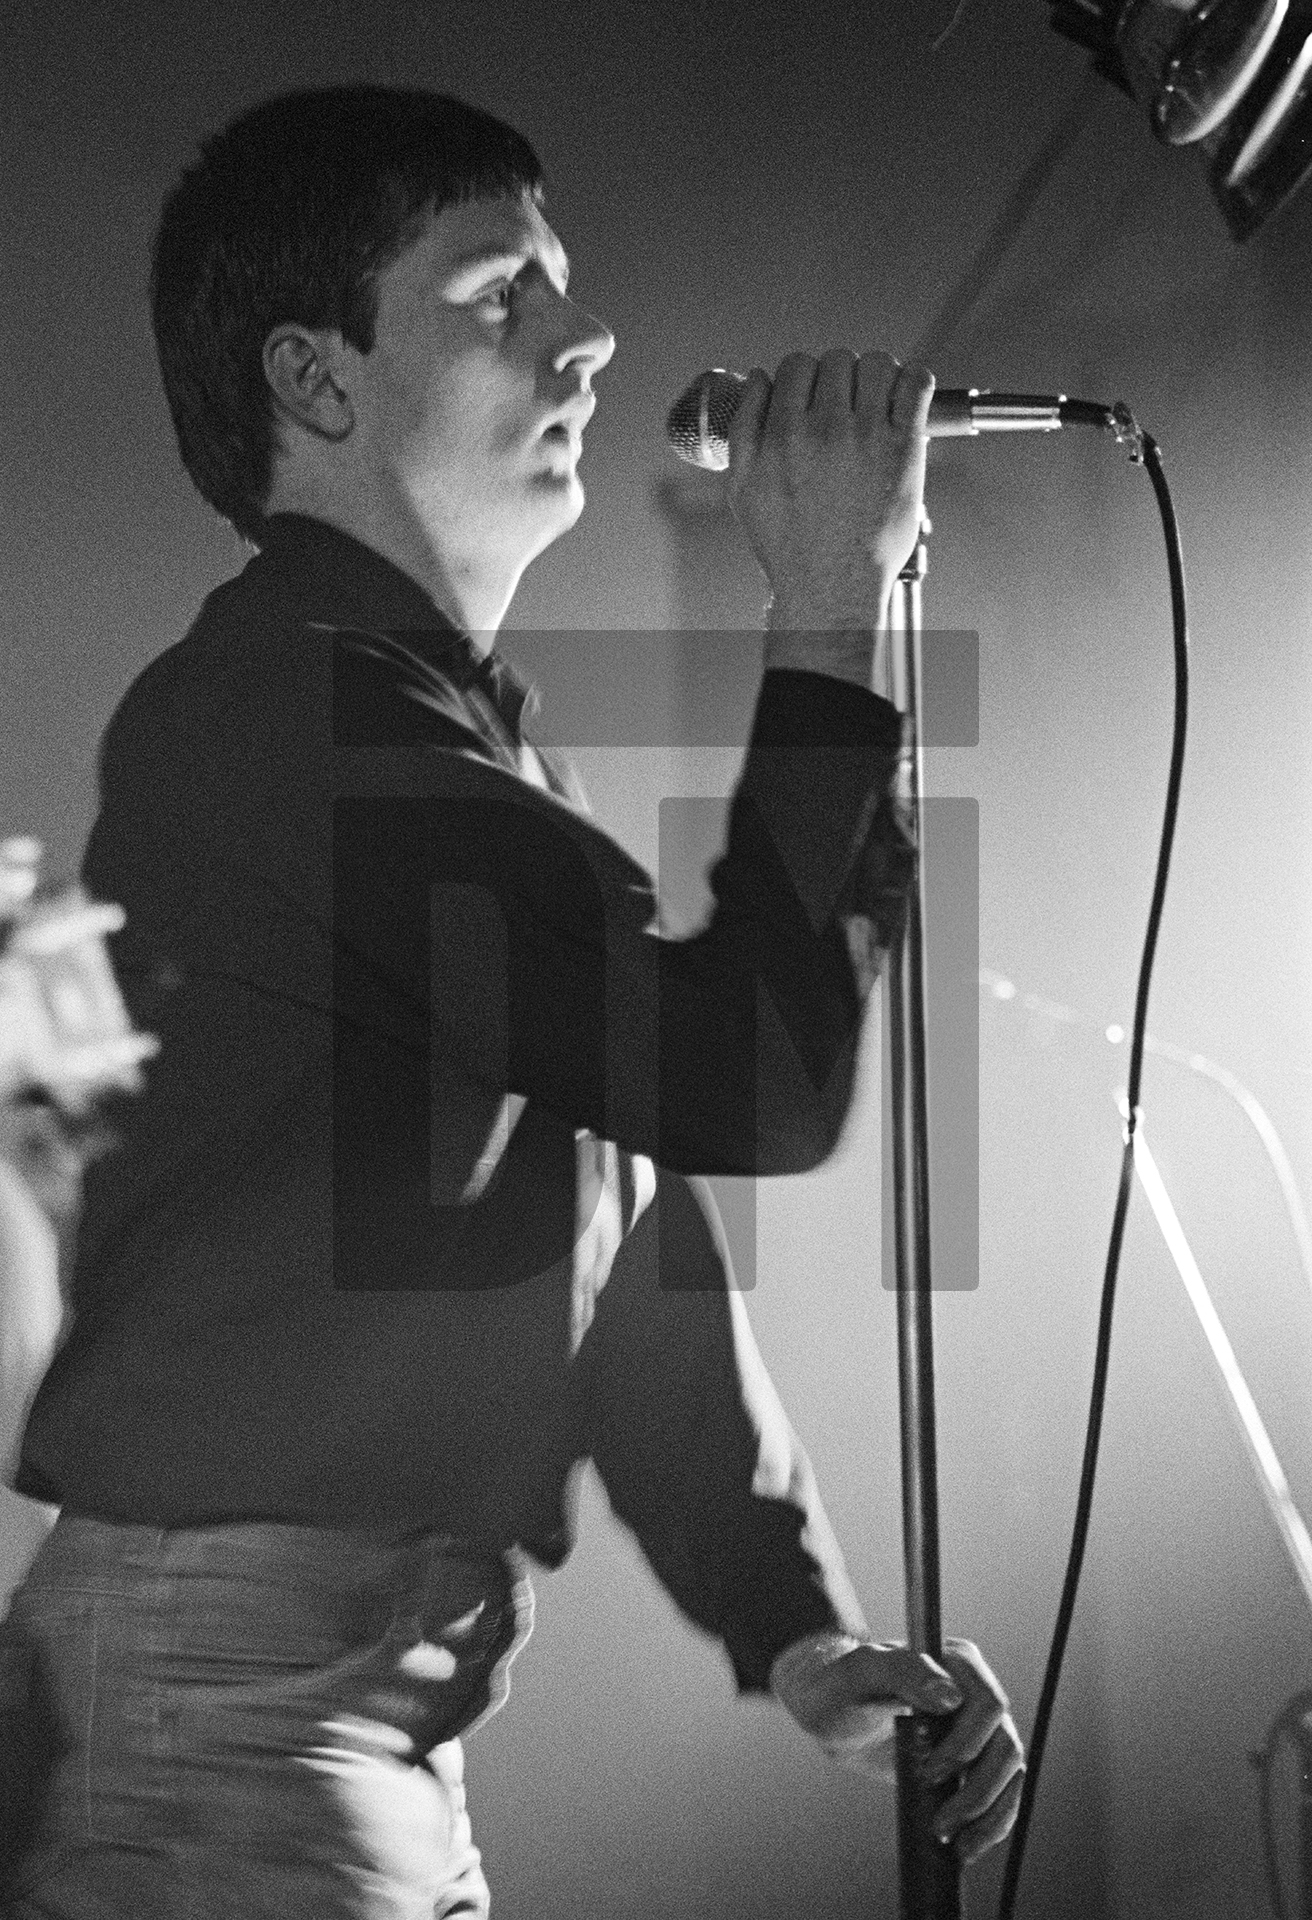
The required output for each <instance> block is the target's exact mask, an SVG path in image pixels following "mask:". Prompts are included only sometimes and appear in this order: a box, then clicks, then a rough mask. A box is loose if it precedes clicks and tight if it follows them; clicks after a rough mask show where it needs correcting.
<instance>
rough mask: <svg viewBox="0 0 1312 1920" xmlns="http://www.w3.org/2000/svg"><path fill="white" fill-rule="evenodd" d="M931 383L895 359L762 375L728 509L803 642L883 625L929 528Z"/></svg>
mask: <svg viewBox="0 0 1312 1920" xmlns="http://www.w3.org/2000/svg"><path fill="white" fill-rule="evenodd" d="M933 391H934V376H933V375H932V374H931V373H928V372H926V370H925V369H924V368H923V367H918V366H913V365H907V366H900V365H899V364H898V362H897V361H896V360H895V359H893V357H892V355H891V354H887V353H865V354H862V355H861V356H860V358H858V357H857V355H856V354H854V353H851V352H849V351H848V349H847V348H845V347H836V348H834V349H832V350H831V351H830V352H828V353H825V354H823V355H822V356H821V357H820V359H819V360H816V359H814V358H812V356H811V355H810V354H805V353H790V354H789V355H788V356H787V357H786V358H785V359H784V360H783V361H781V363H780V366H779V370H778V372H777V373H776V374H775V377H774V380H773V382H772V381H771V380H770V379H769V377H768V376H767V375H766V374H765V373H764V372H763V371H762V369H761V368H759V367H757V368H754V369H753V371H752V373H751V375H750V376H749V378H748V381H747V385H746V387H745V388H744V390H743V395H742V399H741V400H740V401H739V403H738V407H737V410H736V411H735V413H734V416H733V420H732V423H731V425H730V427H729V435H728V437H729V482H728V487H729V500H730V504H731V506H732V508H733V511H734V513H735V515H736V517H737V519H738V520H739V522H740V523H741V525H742V527H743V530H744V532H745V533H746V535H747V538H748V541H749V542H750V544H751V547H752V551H753V552H754V553H755V555H756V557H757V559H758V560H759V561H760V563H761V566H762V568H763V569H764V571H765V575H766V578H767V580H768V581H769V583H770V587H771V589H772V591H773V595H774V617H773V618H772V621H771V624H772V626H775V627H776V628H787V629H789V630H791V631H794V632H808V633H826V632H829V633H835V632H837V633H851V632H857V631H862V630H866V631H868V630H871V629H873V628H876V627H878V626H879V625H880V624H881V623H882V621H883V618H884V614H885V611H886V608H887V604H888V599H889V595H890V593H891V591H892V587H893V582H894V581H895V580H896V578H897V575H898V572H899V570H900V569H901V568H902V566H904V565H905V563H906V561H907V559H908V557H909V555H910V554H911V552H912V550H913V548H914V546H915V543H916V537H917V534H918V532H919V529H920V521H921V513H922V500H923V495H924V486H925V445H926V423H927V420H928V415H929V402H930V397H931V395H932V394H933Z"/></svg>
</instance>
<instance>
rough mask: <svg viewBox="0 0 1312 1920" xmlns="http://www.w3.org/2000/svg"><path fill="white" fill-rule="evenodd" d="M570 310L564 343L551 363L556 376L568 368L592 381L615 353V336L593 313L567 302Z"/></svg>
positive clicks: (572, 302)
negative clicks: (579, 372) (578, 368)
mask: <svg viewBox="0 0 1312 1920" xmlns="http://www.w3.org/2000/svg"><path fill="white" fill-rule="evenodd" d="M564 304H565V306H566V307H567V308H568V309H569V314H568V322H569V324H568V328H567V337H566V343H565V345H564V346H562V347H561V348H560V350H559V352H558V353H557V355H556V357H555V360H554V361H553V362H552V365H553V366H554V368H555V370H556V372H557V373H564V372H565V371H566V370H567V369H568V368H570V367H580V368H582V369H583V370H584V372H585V373H586V375H587V376H588V377H589V378H591V376H592V375H593V374H594V373H600V372H601V369H602V368H603V367H604V366H605V364H606V362H607V361H608V360H609V359H610V357H611V355H612V354H613V353H614V351H615V335H614V334H613V333H612V332H611V330H610V328H609V327H608V326H606V325H605V323H604V322H603V321H601V320H598V319H597V317H596V315H595V314H591V313H586V312H585V311H584V309H583V308H582V307H580V306H577V305H576V304H575V303H574V301H572V300H568V299H567V300H566V301H565V303H564Z"/></svg>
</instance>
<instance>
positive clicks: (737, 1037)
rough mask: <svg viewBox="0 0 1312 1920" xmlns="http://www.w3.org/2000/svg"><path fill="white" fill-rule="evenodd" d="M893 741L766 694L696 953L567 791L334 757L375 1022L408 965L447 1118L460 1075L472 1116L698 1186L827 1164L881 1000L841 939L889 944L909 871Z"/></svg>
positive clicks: (418, 757)
mask: <svg viewBox="0 0 1312 1920" xmlns="http://www.w3.org/2000/svg"><path fill="white" fill-rule="evenodd" d="M899 745H900V733H899V723H898V715H897V714H896V712H895V710H894V709H893V708H892V707H890V706H888V705H887V704H886V703H885V702H883V701H880V700H878V699H876V698H875V696H873V695H871V694H868V693H865V692H864V691H862V690H861V689H859V688H855V687H851V686H848V685H845V684H843V683H840V682H837V681H834V680H827V679H825V678H823V677H821V676H819V675H815V674H805V673H784V672H772V673H768V674H767V675H766V676H765V679H764V684H763V688H762V692H761V695H760V699H759V702H758V706H757V711H756V717H755V724H754V728H753V733H752V738H751V741H750V744H749V748H748V752H747V756H746V760H745V763H744V768H743V774H742V778H741V780H740V782H739V785H738V788H737V791H736V793H735V796H734V799H733V803H732V807H731V812H730V819H729V829H728V835H727V842H726V846H725V850H724V853H723V856H722V857H721V858H720V860H719V861H718V862H717V863H716V865H715V867H714V869H713V871H712V875H711V885H712V892H713V895H714V903H715V904H714V908H713V911H712V913H711V916H710V918H709V920H708V922H707V924H706V926H705V927H704V928H703V929H702V930H701V931H699V932H698V933H696V934H695V935H693V936H691V937H690V938H686V939H681V940H675V939H669V938H665V937H663V936H662V935H661V933H660V932H659V930H658V927H657V924H656V921H657V906H656V898H655V892H654V888H653V886H652V883H651V881H650V879H649V877H648V876H647V875H646V874H645V873H644V872H643V871H642V869H641V868H640V867H638V866H637V865H636V863H634V862H633V861H632V860H630V859H629V858H628V856H627V855H626V854H624V853H623V852H622V850H621V849H620V848H618V847H617V846H616V844H615V842H614V841H612V840H610V839H609V838H608V837H607V836H606V835H605V834H604V833H602V832H601V831H600V830H599V829H598V828H597V827H596V826H595V825H594V824H593V823H592V822H591V821H589V820H587V819H585V818H582V817H580V816H579V815H578V814H576V813H574V812H572V811H571V810H570V809H569V808H568V807H565V806H563V805H561V803H560V802H559V801H558V800H556V799H555V798H554V797H553V796H552V795H549V794H544V793H542V792H539V791H538V790H536V789H534V788H532V787H529V786H528V785H526V783H524V782H522V781H520V780H517V779H516V778H515V777H514V776H512V775H510V774H508V773H507V772H506V771H504V770H503V769H501V768H499V767H495V766H492V765H490V764H488V763H486V762H484V761H480V760H479V759H477V758H476V757H474V756H472V755H469V754H460V753H454V752H445V753H438V754H434V753H432V752H431V751H424V750H422V749H419V750H410V751H409V752H408V753H407V752H402V751H398V750H397V749H395V748H387V749H382V750H379V749H374V748H365V749H357V750H355V751H353V752H350V753H347V754H344V755H339V759H338V765H339V779H340V780H341V781H342V782H343V786H342V787H341V788H340V789H339V791H341V792H342V795H343V797H340V798H339V799H338V800H337V803H336V820H335V842H334V859H335V866H334V883H335V899H334V933H335V939H336V942H337V945H338V949H339V954H341V953H350V954H352V955H354V956H356V958H357V959H358V962H359V965H360V967H361V969H362V979H363V977H364V976H365V975H367V977H368V982H369V990H368V995H367V1006H366V1010H365V1011H364V1012H363V1014H362V1017H363V1018H366V1019H373V1020H375V1021H376V1020H378V1018H379V1015H380V1009H381V1007H382V1005H383V1002H384V998H385V995H384V993H383V992H382V991H381V990H380V983H382V982H383V981H384V980H385V977H386V975H387V973H388V971H389V969H391V970H392V972H393V979H394V981H403V982H406V983H408V985H409V990H410V991H409V998H410V1003H411V1005H410V1014H409V1015H408V1016H407V1013H406V1012H405V1010H404V1009H403V1008H402V1007H401V1006H400V1005H399V1003H398V1005H397V1007H396V1011H395V1018H396V1028H395V1030H396V1032H397V1037H399V1038H400V1037H403V1036H404V1034H405V1033H406V1032H407V1031H408V1032H409V1033H410V1034H411V1035H412V1037H413V1036H414V1035H415V1034H416V1033H420V1034H421V1036H422V1039H423V1041H424V1042H426V1041H427V1038H428V1034H429V1032H430V1031H431V1034H432V1036H433V1045H434V1049H435V1071H436V1072H437V1073H438V1074H444V1073H445V1074H449V1075H451V1076H452V1079H451V1082H450V1087H451V1092H450V1094H449V1095H447V1094H444V1096H443V1099H442V1104H443V1106H444V1107H445V1108H446V1110H448V1111H451V1110H453V1109H454V1108H455V1107H457V1106H459V1105H460V1104H461V1102H460V1101H459V1100H457V1099H456V1098H455V1094H454V1083H455V1079H456V1078H458V1077H463V1079H464V1081H465V1083H466V1086H467V1088H468V1089H469V1091H468V1092H467V1093H466V1096H465V1099H464V1103H463V1104H464V1105H465V1106H466V1107H467V1108H470V1109H471V1111H472V1108H473V1107H474V1106H475V1105H477V1104H478V1103H479V1099H480V1096H479V1094H478V1093H477V1092H476V1091H474V1090H476V1089H481V1090H482V1096H481V1097H482V1098H483V1099H484V1100H486V1099H489V1098H490V1099H492V1100H493V1101H499V1100H500V1098H501V1096H502V1095H503V1094H504V1093H505V1092H507V1091H509V1092H510V1093H512V1094H514V1095H517V1096H520V1097H521V1098H523V1099H525V1100H527V1101H528V1102H529V1103H530V1104H536V1105H538V1106H539V1107H541V1108H542V1109H544V1110H545V1111H547V1112H549V1113H551V1114H553V1115H554V1116H556V1118H557V1119H559V1120H562V1121H565V1122H567V1123H569V1124H570V1125H572V1126H576V1127H587V1128H588V1129H589V1130H590V1131H591V1132H593V1133H594V1134H596V1135H597V1136H599V1137H601V1138H605V1139H610V1140H614V1141H615V1142H617V1143H618V1144H619V1145H620V1146H622V1147H624V1148H627V1149H629V1150H630V1151H632V1152H636V1153H645V1154H648V1155H650V1157H651V1158H652V1159H654V1160H655V1161H657V1162H658V1163H659V1164H660V1165H662V1166H666V1167H670V1168H673V1169H676V1170H679V1171H683V1172H688V1173H738V1174H746V1173H763V1174H764V1173H781V1172H797V1171H803V1170H805V1169H807V1168H809V1167H813V1166H815V1165H817V1164H819V1163H820V1162H821V1161H822V1160H824V1159H825V1158H826V1157H827V1156H828V1154H829V1153H831V1152H832V1150H833V1148H834V1146H835V1144H836V1142H837V1139H838V1137H839V1134H840V1132H841V1128H842V1125H843V1122H844V1119H845V1117H846V1114H847V1110H848V1106H849V1104H850V1100H851V1094H852V1084H853V1072H854V1065H855V1058H856V1051H857V1045H858V1040H859V1030H860V1020H861V1010H862V1002H863V997H864V994H865V993H866V992H867V991H868V990H869V986H870V984H871V979H872V974H871V972H870V970H869V969H868V968H867V969H866V970H865V971H864V974H863V973H862V970H861V969H860V968H859V967H857V966H855V965H854V963H853V957H852V952H851V950H850V947H849V939H848V932H847V929H848V926H849V924H850V923H851V919H852V917H853V916H854V915H858V914H859V915H862V916H864V918H865V919H866V921H867V923H868V924H873V925H874V927H875V929H876V932H875V943H876V945H877V946H881V947H882V946H886V945H887V944H888V941H889V940H890V939H891V937H892V933H893V929H894V927H895V924H896V916H897V911H898V908H899V905H900V901H901V898H902V894H903V892H904V889H905V885H906V879H907V874H908V871H909V850H908V844H907V841H906V838H905V835H904V834H903V832H902V830H901V828H900V826H899V825H898V822H897V818H896V815H895V812H894V810H893V806H892V803H891V799H890V792H891V788H892V783H893V774H894V767H895V763H896V758H897V754H898V750H899ZM398 963H399V965H398ZM338 978H339V982H342V981H344V980H345V979H346V973H345V969H344V967H342V966H341V965H339V969H338ZM416 983H423V984H425V985H430V984H431V1029H430V1028H429V1026H428V1020H427V1015H428V1012H429V1008H428V1007H427V1006H425V1005H422V1004H420V1003H419V1002H420V999H421V997H422V996H420V995H418V994H417V992H416ZM361 997H362V1001H363V1000H364V999H365V996H364V994H363V992H362V995H361ZM402 997H404V995H403V996H402ZM416 1014H417V1015H418V1016H419V1020H420V1021H422V1023H423V1026H422V1028H417V1027H416V1025H415V1023H414V1018H413V1016H414V1015H416ZM473 1132H474V1134H475V1135H477V1134H478V1132H479V1128H478V1127H477V1126H475V1127H474V1129H473ZM452 1184H453V1186H454V1185H456V1184H458V1182H456V1181H455V1180H453V1182H452Z"/></svg>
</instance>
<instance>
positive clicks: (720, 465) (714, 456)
mask: <svg viewBox="0 0 1312 1920" xmlns="http://www.w3.org/2000/svg"><path fill="white" fill-rule="evenodd" d="M746 385H747V382H746V380H745V379H744V377H743V375H742V374H741V373H726V372H725V370H724V368H723V367H714V368H712V369H711V371H710V372H709V373H701V374H698V376H697V378H696V379H695V380H694V381H693V383H692V385H691V386H690V387H689V388H688V389H687V391H686V392H685V393H682V394H680V396H679V398H678V399H677V400H676V401H675V403H674V405H673V406H672V407H671V408H670V411H669V417H668V418H667V420H666V422H665V432H666V437H667V438H668V440H669V443H670V445H671V446H672V447H673V448H674V451H675V452H676V453H677V454H678V456H679V458H680V459H681V460H687V461H689V462H690V463H691V464H692V465H693V466H694V467H711V468H713V469H714V470H715V471H716V472H722V471H723V469H724V468H725V467H727V466H728V464H729V422H730V421H731V420H732V419H733V416H734V414H735V413H736V412H737V410H738V402H739V401H740V400H741V399H742V394H743V388H744V387H745V386H746ZM1076 426H1080V427H1107V428H1109V429H1110V430H1111V431H1112V432H1113V433H1115V434H1116V437H1117V439H1118V440H1123V441H1124V440H1126V439H1131V438H1133V437H1134V436H1135V435H1137V433H1138V429H1137V427H1135V426H1134V423H1133V420H1132V419H1131V417H1130V415H1129V413H1128V412H1126V410H1125V409H1123V408H1122V407H1119V406H1116V407H1106V406H1103V405H1102V403H1101V402H1100V401H1097V400H1068V399H1067V398H1066V396H1065V394H1064V393H1058V394H1045V393H989V392H987V391H986V392H983V393H981V392H980V390H979V389H978V388H977V387H970V388H961V387H958V388H955V389H954V388H951V387H947V388H944V389H942V390H941V391H940V392H938V393H936V394H935V395H934V397H933V399H932V400H931V401H930V403H929V428H928V431H929V436H930V438H931V439H933V440H940V439H946V438H949V437H954V438H955V437H958V436H964V435H971V434H978V433H1052V432H1053V431H1054V430H1055V429H1056V428H1058V427H1076Z"/></svg>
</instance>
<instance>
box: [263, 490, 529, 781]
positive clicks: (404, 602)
mask: <svg viewBox="0 0 1312 1920" xmlns="http://www.w3.org/2000/svg"><path fill="white" fill-rule="evenodd" d="M251 566H252V567H253V568H256V569H258V570H259V571H260V572H261V573H262V574H265V575H266V576H271V577H272V579H273V581H274V582H275V583H276V585H277V587H278V588H279V589H280V590H281V591H282V592H283V593H285V594H288V595H289V596H290V597H292V598H294V599H295V602H296V606H297V610H298V612H299V613H300V614H301V616H302V617H303V618H304V619H306V620H309V621H317V622H321V623H323V624H324V625H328V626H339V627H358V628H363V629H365V630H368V629H371V628H372V629H374V630H378V629H381V630H382V631H384V632H386V633H388V634H390V635H391V636H392V638H393V639H395V640H399V641H401V642H402V644H403V645H405V646H406V647H409V648H410V649H411V651H412V652H414V653H417V654H419V655H420V656H421V657H422V658H423V659H424V660H425V661H426V662H427V664H428V665H429V666H431V667H433V668H435V669H436V670H437V671H438V672H439V673H442V674H444V675H445V676H446V677H447V678H448V679H449V680H451V681H452V682H453V683H454V684H455V685H456V686H457V687H459V688H460V690H461V691H462V692H465V693H467V692H469V691H470V690H471V689H473V688H477V689H478V690H479V691H481V692H482V693H483V694H484V695H485V696H486V697H487V699H489V700H490V701H491V702H492V704H493V706H494V707H495V708H496V710H497V712H498V713H499V714H500V716H501V719H502V720H503V721H504V723H505V725H506V726H507V728H508V729H509V731H510V734H511V736H512V738H513V739H514V740H515V742H516V743H517V744H518V742H519V741H520V739H521V738H522V734H521V723H522V721H523V719H524V716H525V714H526V713H527V714H528V715H529V716H530V717H531V716H532V715H533V714H534V713H536V711H537V708H538V694H537V689H536V688H535V687H531V686H530V685H529V684H528V682H527V681H525V680H522V679H521V678H520V676H519V675H518V674H517V673H516V672H515V669H514V668H513V667H512V666H511V665H510V663H509V661H508V660H506V659H505V658H504V656H503V655H502V654H501V653H499V652H498V650H497V648H496V647H495V646H494V647H492V648H491V649H490V650H489V652H487V653H486V654H481V653H480V652H479V650H478V648H477V647H476V646H475V645H474V643H473V641H472V640H471V639H470V638H469V635H468V634H467V633H462V632H461V630H460V628H459V627H457V626H456V625H455V624H454V622H453V621H451V620H449V619H448V618H447V616H446V614H444V613H443V612H442V610H441V608H440V607H439V606H438V605H437V604H436V602H435V601H434V600H432V599H431V598H430V597H429V595H428V594H427V593H425V591H424V589H423V588H422V587H421V586H420V585H419V583H418V581H417V580H414V579H412V578H411V576H410V575H409V574H408V573H405V572H404V571H403V570H402V569H401V568H400V567H398V566H396V565H394V563H393V562H392V561H391V560H388V559H386V558H385V557H384V556H383V555H382V554H381V553H379V552H378V551H377V549H376V548H374V547H369V546H366V545H365V544H364V542H363V541H361V540H357V539H356V538H355V537H354V535H352V534H349V533H344V532H343V531H342V529H341V528H340V527H334V526H330V525H329V524H328V522H327V521H326V520H316V519H313V518H311V516H310V515H309V514H304V513H276V514H273V515H272V516H271V517H270V519H269V520H267V521H266V522H265V527H264V537H263V541H262V543H261V547H260V552H259V556H258V558H257V559H255V560H253V561H252V562H251Z"/></svg>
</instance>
